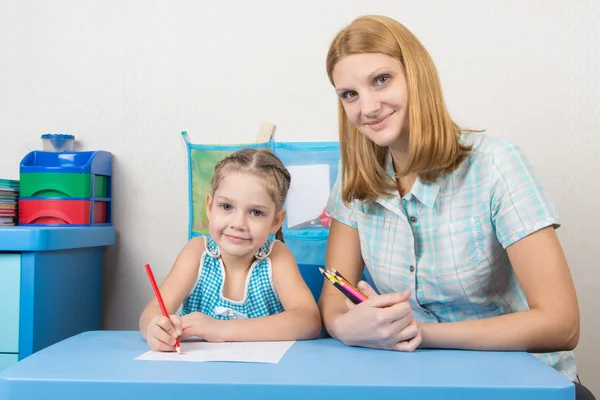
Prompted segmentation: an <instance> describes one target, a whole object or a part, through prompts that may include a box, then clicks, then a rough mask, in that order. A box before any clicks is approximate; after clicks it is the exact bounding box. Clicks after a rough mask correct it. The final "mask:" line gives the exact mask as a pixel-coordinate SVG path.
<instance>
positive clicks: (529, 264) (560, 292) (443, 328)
mask: <svg viewBox="0 0 600 400" xmlns="http://www.w3.org/2000/svg"><path fill="white" fill-rule="evenodd" d="M507 252H508V256H509V259H510V262H511V264H512V267H513V269H514V271H515V274H516V276H517V279H518V280H519V282H520V283H521V286H522V287H523V291H524V292H525V295H526V297H527V302H528V304H529V308H530V309H529V310H527V311H520V312H515V313H513V314H507V315H502V316H499V317H493V318H488V319H482V320H469V321H464V322H452V323H441V324H424V325H421V328H422V332H423V341H422V344H421V347H432V348H458V349H476V350H525V351H531V352H540V353H541V352H553V351H560V350H572V349H573V348H575V346H577V343H578V341H579V306H578V303H577V295H576V293H575V288H574V285H573V280H572V278H571V273H570V271H569V265H568V263H567V260H566V258H565V255H564V253H563V250H562V248H561V245H560V242H559V240H558V237H557V236H556V232H555V230H554V228H553V227H547V228H544V229H541V230H539V231H537V232H535V233H532V234H530V235H529V236H526V237H525V238H523V239H521V240H519V241H517V242H515V243H514V244H512V245H510V246H509V247H508V248H507Z"/></svg>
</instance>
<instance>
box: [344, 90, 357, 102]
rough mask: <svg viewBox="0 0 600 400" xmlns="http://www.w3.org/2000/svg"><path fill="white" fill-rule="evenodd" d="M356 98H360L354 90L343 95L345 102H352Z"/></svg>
mask: <svg viewBox="0 0 600 400" xmlns="http://www.w3.org/2000/svg"><path fill="white" fill-rule="evenodd" d="M356 96H358V93H356V92H355V91H354V90H347V91H345V92H344V93H342V99H344V100H352V99H353V98H355V97H356Z"/></svg>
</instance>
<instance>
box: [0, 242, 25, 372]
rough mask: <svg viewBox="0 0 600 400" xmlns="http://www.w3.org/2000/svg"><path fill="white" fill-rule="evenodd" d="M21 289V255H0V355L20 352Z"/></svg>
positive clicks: (0, 362)
mask: <svg viewBox="0 0 600 400" xmlns="http://www.w3.org/2000/svg"><path fill="white" fill-rule="evenodd" d="M20 288H21V254H19V253H0V321H2V324H1V325H0V353H18V352H19V307H20V304H19V301H20ZM10 357H12V355H10ZM1 364H2V361H1V360H0V365H1Z"/></svg>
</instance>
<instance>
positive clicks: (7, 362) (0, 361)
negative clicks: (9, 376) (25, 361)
mask: <svg viewBox="0 0 600 400" xmlns="http://www.w3.org/2000/svg"><path fill="white" fill-rule="evenodd" d="M18 359H19V355H18V354H0V372H2V370H5V369H6V368H8V367H10V366H11V365H13V364H15V363H16V362H17V361H18Z"/></svg>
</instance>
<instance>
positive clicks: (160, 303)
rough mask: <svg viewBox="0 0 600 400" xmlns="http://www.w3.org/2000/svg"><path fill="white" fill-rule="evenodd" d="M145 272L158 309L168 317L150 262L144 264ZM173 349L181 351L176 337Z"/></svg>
mask: <svg viewBox="0 0 600 400" xmlns="http://www.w3.org/2000/svg"><path fill="white" fill-rule="evenodd" d="M146 272H147V273H148V278H150V283H151V284H152V289H154V295H155V296H156V300H157V301H158V305H159V306H160V311H162V313H163V315H164V316H165V317H167V318H169V313H168V312H167V308H166V307H165V302H164V301H163V299H162V296H161V295H160V290H158V285H157V284H156V279H154V274H153V273H152V268H150V264H146ZM169 320H170V318H169ZM175 350H176V351H177V352H178V353H181V346H180V345H179V341H178V340H177V339H175Z"/></svg>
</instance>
